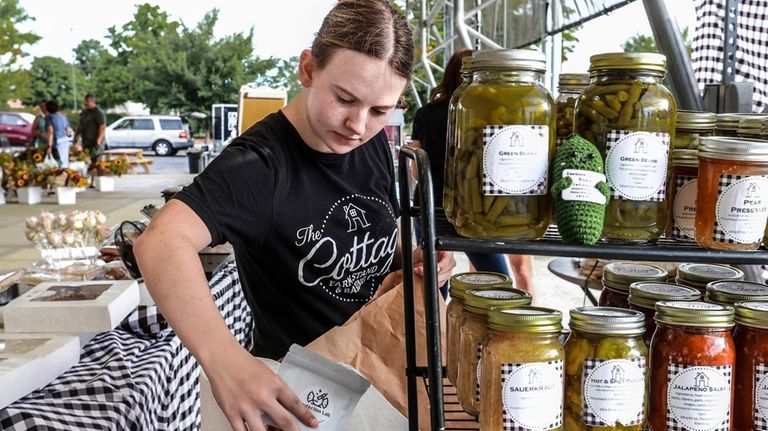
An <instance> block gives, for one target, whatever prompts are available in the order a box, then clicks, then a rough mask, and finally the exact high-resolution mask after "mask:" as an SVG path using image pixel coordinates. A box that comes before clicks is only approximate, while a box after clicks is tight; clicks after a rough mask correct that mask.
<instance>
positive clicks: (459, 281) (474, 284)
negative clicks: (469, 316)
mask: <svg viewBox="0 0 768 431" xmlns="http://www.w3.org/2000/svg"><path fill="white" fill-rule="evenodd" d="M448 286H449V287H448V293H450V294H451V299H464V292H465V291H466V290H468V289H490V288H493V287H514V282H513V281H512V278H510V277H509V276H508V275H506V274H501V273H498V272H488V271H486V272H462V273H461V274H456V275H454V276H452V277H451V280H450V283H449V284H448Z"/></svg>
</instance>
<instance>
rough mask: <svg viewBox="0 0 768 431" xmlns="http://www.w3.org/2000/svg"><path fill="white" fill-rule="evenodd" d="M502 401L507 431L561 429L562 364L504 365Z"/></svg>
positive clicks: (559, 362)
mask: <svg viewBox="0 0 768 431" xmlns="http://www.w3.org/2000/svg"><path fill="white" fill-rule="evenodd" d="M556 400H557V401H556ZM501 401H502V408H503V411H502V418H503V429H504V431H529V430H535V431H543V430H550V429H552V428H558V427H560V426H561V425H562V424H563V361H561V360H560V361H551V362H534V363H529V364H502V365H501Z"/></svg>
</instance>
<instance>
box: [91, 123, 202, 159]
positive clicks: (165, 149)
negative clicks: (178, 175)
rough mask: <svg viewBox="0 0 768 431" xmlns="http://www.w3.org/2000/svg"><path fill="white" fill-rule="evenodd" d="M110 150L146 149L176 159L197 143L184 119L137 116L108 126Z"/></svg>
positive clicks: (106, 132) (107, 141)
mask: <svg viewBox="0 0 768 431" xmlns="http://www.w3.org/2000/svg"><path fill="white" fill-rule="evenodd" d="M104 138H105V140H106V145H107V148H142V149H146V150H152V151H154V152H155V154H157V155H158V156H172V155H174V154H176V152H177V151H178V150H182V149H185V148H190V147H192V145H193V143H194V141H193V140H192V136H191V135H190V133H189V128H188V127H186V126H185V124H184V120H183V119H182V117H179V116H176V115H134V116H128V117H123V118H121V119H119V120H117V121H115V122H114V123H112V124H110V125H109V126H107V130H106V131H105V137H104Z"/></svg>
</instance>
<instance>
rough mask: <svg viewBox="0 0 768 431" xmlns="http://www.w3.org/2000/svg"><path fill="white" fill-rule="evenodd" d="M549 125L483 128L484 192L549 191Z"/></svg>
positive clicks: (503, 194)
mask: <svg viewBox="0 0 768 431" xmlns="http://www.w3.org/2000/svg"><path fill="white" fill-rule="evenodd" d="M548 177H549V126H503V125H501V126H498V125H497V126H485V127H484V128H483V194H484V195H486V196H519V195H545V194H547V188H548V183H547V181H548Z"/></svg>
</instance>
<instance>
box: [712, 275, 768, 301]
mask: <svg viewBox="0 0 768 431" xmlns="http://www.w3.org/2000/svg"><path fill="white" fill-rule="evenodd" d="M704 300H705V301H707V302H711V303H713V304H720V305H733V304H735V303H737V302H741V301H760V302H766V301H768V286H766V285H764V284H762V283H752V282H751V281H731V280H720V281H713V282H711V283H709V284H707V294H706V295H705V298H704Z"/></svg>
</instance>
